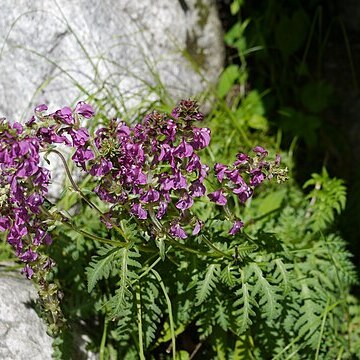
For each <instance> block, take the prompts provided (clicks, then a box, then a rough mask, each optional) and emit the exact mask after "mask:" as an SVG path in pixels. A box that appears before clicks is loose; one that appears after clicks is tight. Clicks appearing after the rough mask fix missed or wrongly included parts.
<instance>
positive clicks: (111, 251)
mask: <svg viewBox="0 0 360 360" xmlns="http://www.w3.org/2000/svg"><path fill="white" fill-rule="evenodd" d="M120 251H122V248H114V247H112V246H106V247H104V248H102V249H100V250H99V252H98V255H99V256H95V257H93V258H92V262H91V263H90V264H89V267H87V268H86V275H87V281H88V292H91V291H92V290H93V289H94V287H95V285H96V283H97V282H98V281H99V280H100V279H107V278H108V277H109V275H110V272H111V271H112V270H113V269H114V267H115V259H116V257H117V256H118V254H119V252H120Z"/></svg>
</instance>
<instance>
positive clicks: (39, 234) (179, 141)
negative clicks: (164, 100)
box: [0, 100, 285, 278]
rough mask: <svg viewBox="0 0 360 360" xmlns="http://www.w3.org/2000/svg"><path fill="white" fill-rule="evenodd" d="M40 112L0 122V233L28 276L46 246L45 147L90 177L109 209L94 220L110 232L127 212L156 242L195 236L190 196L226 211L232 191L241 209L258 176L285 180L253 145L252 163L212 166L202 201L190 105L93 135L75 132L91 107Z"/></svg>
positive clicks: (198, 130) (242, 157) (201, 134)
mask: <svg viewBox="0 0 360 360" xmlns="http://www.w3.org/2000/svg"><path fill="white" fill-rule="evenodd" d="M47 110H48V108H47V106H46V105H39V106H38V107H36V108H35V115H34V116H33V117H32V118H31V119H30V120H29V121H28V122H27V123H26V126H25V127H23V126H22V125H20V124H18V123H15V124H13V125H9V124H8V123H5V122H2V123H1V124H0V126H1V135H0V163H1V164H0V206H1V212H0V230H2V231H7V239H8V242H9V243H10V244H11V245H12V246H13V247H14V248H15V251H16V254H17V256H18V257H19V258H20V259H21V260H22V261H24V262H25V263H26V265H25V272H26V274H27V276H28V277H29V278H31V277H32V275H33V268H32V264H33V263H34V262H35V261H36V260H37V259H38V254H37V251H36V249H37V247H38V246H40V245H43V244H45V245H47V244H50V243H51V238H50V235H49V234H48V233H47V231H46V229H47V227H46V226H45V224H46V215H48V214H47V213H46V209H44V208H43V206H42V205H43V202H44V197H45V196H46V194H47V187H48V185H49V181H50V174H49V171H48V170H47V169H45V168H43V167H42V166H40V155H39V154H40V152H41V151H44V152H45V151H53V150H52V148H53V145H56V144H64V145H66V146H69V147H72V148H74V154H73V156H72V160H73V161H74V162H75V164H76V165H77V166H78V167H80V168H81V169H83V170H84V171H85V172H87V173H88V174H90V175H92V176H93V177H94V178H95V181H96V183H97V185H96V187H95V189H94V192H95V193H96V194H97V195H98V196H99V198H100V199H101V200H103V201H104V202H107V203H109V204H110V209H109V212H108V214H106V216H103V217H102V218H101V220H102V221H104V222H105V224H106V225H107V226H108V227H112V226H113V225H114V223H116V222H117V221H116V218H117V216H118V215H119V213H121V212H126V213H127V214H131V215H132V216H133V217H134V218H135V219H136V220H137V221H139V222H142V223H144V224H145V225H146V226H147V229H148V230H149V232H150V233H152V234H153V235H154V236H166V235H170V236H173V237H175V238H179V239H185V238H187V237H188V235H189V229H190V232H192V234H193V235H197V234H198V233H199V232H200V231H201V228H202V223H201V221H199V220H198V219H197V218H196V217H195V216H194V214H193V213H192V210H191V208H192V206H193V204H194V202H195V201H196V199H198V198H202V199H204V198H205V197H208V198H209V199H210V201H212V202H214V203H215V204H217V205H220V206H225V205H226V203H227V201H228V200H227V199H228V197H229V195H230V194H235V195H236V196H237V198H238V199H239V201H240V203H242V204H244V203H245V202H246V201H247V200H248V199H249V198H250V197H251V196H252V195H253V192H254V188H255V187H257V186H259V185H260V184H261V183H262V182H263V181H264V180H265V179H266V178H268V179H270V178H271V177H273V176H276V177H277V179H278V180H282V179H283V178H284V176H285V173H284V172H283V171H282V170H281V169H279V162H280V158H279V157H277V158H276V159H275V161H272V162H271V161H266V157H267V152H266V150H265V149H263V148H262V147H260V146H257V147H255V148H254V149H253V151H254V152H255V156H253V157H250V156H249V155H246V154H243V153H240V154H238V155H237V160H236V161H235V162H234V163H233V165H232V166H227V165H224V164H219V163H217V164H215V166H214V171H215V176H216V177H217V179H218V181H219V182H220V184H221V187H220V188H219V189H217V190H216V191H213V192H211V193H209V194H207V190H206V184H205V181H206V180H207V178H208V176H209V167H208V166H207V165H206V164H203V163H202V161H201V159H200V152H201V151H202V150H203V149H205V148H206V147H207V146H208V145H209V143H210V138H211V134H210V129H208V128H206V127H198V126H197V122H198V121H201V120H202V119H203V114H202V113H201V112H200V111H199V107H198V105H197V103H196V102H194V101H192V100H183V101H181V102H180V103H179V105H178V106H177V107H176V108H175V109H174V110H173V111H172V113H171V115H170V116H169V115H166V114H162V113H158V112H153V113H150V114H149V115H147V116H146V117H145V118H144V119H143V121H142V122H141V123H137V124H135V125H133V126H129V125H127V124H125V123H124V122H122V121H120V120H117V119H113V120H110V121H109V123H108V125H107V126H104V127H101V128H99V129H97V130H96V132H95V134H94V136H91V135H90V133H89V131H88V130H87V128H85V127H83V126H81V122H82V120H83V119H84V118H85V119H90V118H91V117H93V115H94V111H93V109H92V107H91V106H90V105H88V104H85V103H84V102H79V103H78V104H77V105H76V107H75V108H74V109H73V110H72V109H70V108H69V107H64V108H62V109H60V110H57V111H55V112H54V113H50V114H46V111H47ZM114 218H115V219H114ZM242 227H243V223H242V222H241V220H239V219H237V220H234V222H233V227H232V228H231V230H230V232H229V233H230V234H232V235H235V234H236V233H237V232H238V231H239V230H240V229H241V228H242Z"/></svg>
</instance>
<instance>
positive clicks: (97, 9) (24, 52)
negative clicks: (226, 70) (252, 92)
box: [0, 0, 224, 121]
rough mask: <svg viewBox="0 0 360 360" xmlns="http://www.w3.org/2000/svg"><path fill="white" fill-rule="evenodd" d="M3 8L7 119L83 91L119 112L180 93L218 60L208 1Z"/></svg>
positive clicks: (0, 44) (217, 35) (208, 75)
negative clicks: (166, 94) (167, 95)
mask: <svg viewBox="0 0 360 360" xmlns="http://www.w3.org/2000/svg"><path fill="white" fill-rule="evenodd" d="M1 13H2V14H1V17H0V73H1V80H0V114H1V115H2V116H5V117H7V118H8V119H10V120H17V121H18V120H21V121H24V120H27V119H28V118H29V116H30V114H31V113H32V109H33V107H34V106H35V105H37V104H39V103H47V104H49V105H50V108H51V109H52V110H55V108H58V107H61V106H64V105H70V104H73V103H75V102H76V101H77V100H79V99H84V98H86V97H87V95H91V96H92V97H93V98H96V99H101V100H102V101H103V103H104V104H106V105H105V109H106V107H107V106H108V107H109V108H112V107H113V104H112V101H111V98H113V102H115V103H116V104H117V106H118V107H119V109H120V110H121V111H125V110H126V109H128V108H129V107H132V106H133V105H138V104H140V103H142V102H144V101H149V102H150V101H152V100H154V99H155V98H157V97H158V96H159V93H161V95H160V96H165V95H164V91H165V90H164V89H166V91H168V92H169V94H170V96H171V97H172V98H175V99H176V100H178V99H180V98H185V97H189V96H191V95H194V94H196V93H198V92H199V91H201V90H203V89H204V88H205V87H206V84H207V82H210V83H211V82H214V81H215V80H216V79H217V77H218V75H219V72H220V71H221V68H222V65H223V58H224V49H223V42H222V34H221V25H220V21H219V19H218V16H217V11H216V6H215V1H213V0H141V1H133V0H103V1H97V0H78V1H76V2H75V1H70V0H37V1H30V0H12V1H10V0H1ZM184 52H186V53H188V54H189V55H190V57H191V59H192V60H191V61H186V60H185V57H184V56H183V53H184ZM197 67H198V70H199V72H200V73H199V72H198V71H196V70H195V68H197ZM159 80H160V81H161V82H162V83H163V85H164V89H162V88H161V87H159V86H158V87H156V88H154V85H156V84H159ZM84 92H87V95H86V94H84ZM144 99H145V100H144ZM106 110H108V109H106Z"/></svg>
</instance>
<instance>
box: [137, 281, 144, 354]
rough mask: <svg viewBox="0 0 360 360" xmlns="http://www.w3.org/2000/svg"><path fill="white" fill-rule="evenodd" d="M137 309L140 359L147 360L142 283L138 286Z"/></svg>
mask: <svg viewBox="0 0 360 360" xmlns="http://www.w3.org/2000/svg"><path fill="white" fill-rule="evenodd" d="M136 310H137V320H138V321H137V323H138V340H139V356H140V360H146V359H145V355H144V342H143V331H142V310H141V294H140V284H139V285H138V286H137V288H136Z"/></svg>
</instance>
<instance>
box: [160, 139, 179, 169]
mask: <svg viewBox="0 0 360 360" xmlns="http://www.w3.org/2000/svg"><path fill="white" fill-rule="evenodd" d="M173 151H174V149H173V148H172V147H171V146H170V145H169V144H162V145H161V149H160V155H159V158H158V159H159V161H168V162H169V163H170V165H171V167H175V159H174V154H173Z"/></svg>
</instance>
